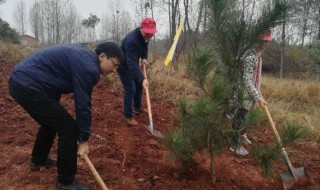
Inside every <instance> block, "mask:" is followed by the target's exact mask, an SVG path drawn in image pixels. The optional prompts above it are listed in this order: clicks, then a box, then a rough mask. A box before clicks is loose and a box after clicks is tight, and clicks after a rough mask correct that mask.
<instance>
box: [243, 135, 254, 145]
mask: <svg viewBox="0 0 320 190" xmlns="http://www.w3.org/2000/svg"><path fill="white" fill-rule="evenodd" d="M240 141H241V142H243V143H244V144H246V145H250V144H252V142H251V141H250V140H249V139H248V137H247V134H246V133H245V134H243V135H241V137H240Z"/></svg>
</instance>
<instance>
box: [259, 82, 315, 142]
mask: <svg viewBox="0 0 320 190" xmlns="http://www.w3.org/2000/svg"><path fill="white" fill-rule="evenodd" d="M261 88H262V89H261V92H262V94H263V95H264V97H265V99H266V100H267V102H268V104H269V107H270V109H271V112H272V114H273V116H274V117H275V118H276V119H278V120H285V119H286V120H289V121H293V122H296V123H298V124H302V125H305V126H307V127H308V128H309V129H311V136H312V137H313V138H315V139H316V140H317V141H319V140H320V126H319V123H320V117H319V115H320V83H319V82H314V81H308V80H293V79H276V78H273V77H263V79H262V87H261Z"/></svg>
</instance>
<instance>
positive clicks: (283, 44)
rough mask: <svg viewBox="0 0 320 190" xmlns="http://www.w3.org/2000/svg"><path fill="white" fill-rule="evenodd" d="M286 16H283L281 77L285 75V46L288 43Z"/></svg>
mask: <svg viewBox="0 0 320 190" xmlns="http://www.w3.org/2000/svg"><path fill="white" fill-rule="evenodd" d="M285 40H286V17H285V16H284V17H283V24H282V42H281V55H280V57H281V58H280V72H279V74H280V78H282V77H283V61H284V48H285V43H286V41H285Z"/></svg>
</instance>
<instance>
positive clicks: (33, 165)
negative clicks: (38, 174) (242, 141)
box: [29, 158, 57, 171]
mask: <svg viewBox="0 0 320 190" xmlns="http://www.w3.org/2000/svg"><path fill="white" fill-rule="evenodd" d="M52 167H57V161H56V160H53V159H50V158H47V160H46V161H44V162H42V163H34V162H31V163H30V166H29V168H30V170H32V171H35V170H40V168H47V169H48V168H52Z"/></svg>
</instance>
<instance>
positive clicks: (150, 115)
mask: <svg viewBox="0 0 320 190" xmlns="http://www.w3.org/2000/svg"><path fill="white" fill-rule="evenodd" d="M143 73H144V78H146V79H147V70H146V66H145V65H143ZM147 80H148V79H147ZM149 96H150V95H149V88H146V98H147V107H148V115H149V119H151V118H152V112H151V102H150V97H149Z"/></svg>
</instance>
